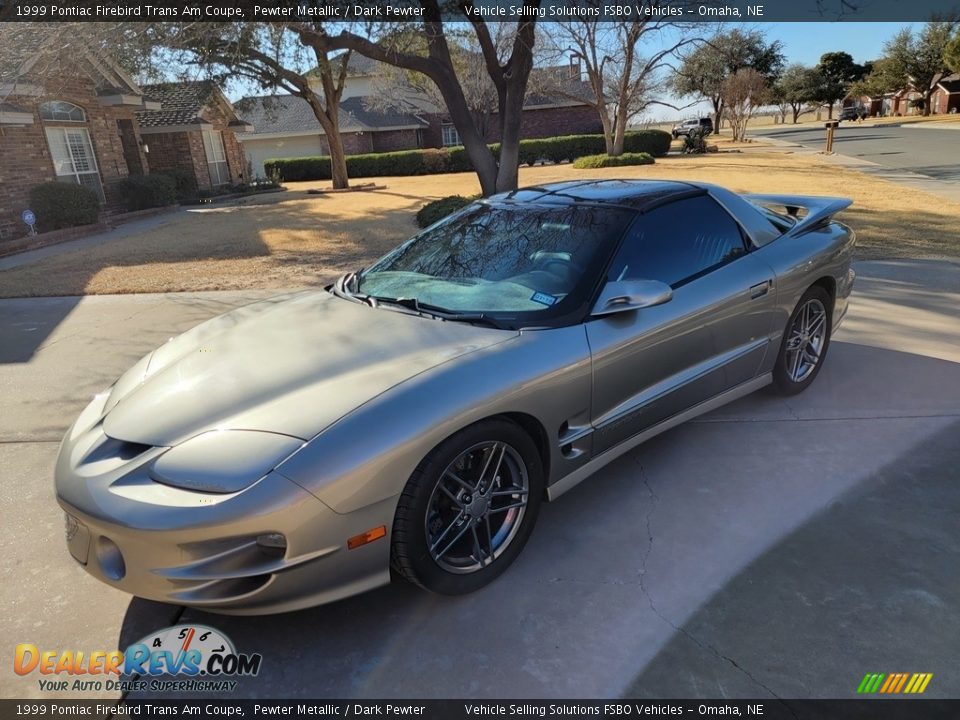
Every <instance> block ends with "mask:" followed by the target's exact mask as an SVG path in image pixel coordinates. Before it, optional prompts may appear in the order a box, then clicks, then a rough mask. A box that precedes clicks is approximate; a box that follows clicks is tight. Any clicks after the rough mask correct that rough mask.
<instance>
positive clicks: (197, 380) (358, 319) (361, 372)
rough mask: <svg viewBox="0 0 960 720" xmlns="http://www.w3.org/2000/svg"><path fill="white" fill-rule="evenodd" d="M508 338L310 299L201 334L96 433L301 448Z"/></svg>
mask: <svg viewBox="0 0 960 720" xmlns="http://www.w3.org/2000/svg"><path fill="white" fill-rule="evenodd" d="M516 335H517V333H516V332H513V331H506V330H496V329H492V328H484V327H478V326H474V325H468V324H464V323H455V322H447V321H440V320H435V319H431V318H422V317H419V316H416V315H411V314H407V313H403V312H397V311H393V310H390V309H385V308H382V307H381V308H371V307H369V306H367V305H365V304H360V303H354V302H351V301H349V300H344V299H342V298H337V297H334V296H333V295H331V294H329V293H327V292H325V291H311V292H306V293H300V294H297V295H293V296H286V297H284V298H277V299H273V300H268V301H263V302H259V303H255V304H253V305H250V306H247V307H244V308H240V309H239V310H235V311H233V312H230V313H227V314H226V315H221V316H220V317H217V318H214V319H213V320H210V321H207V322H206V323H203V324H202V325H199V326H197V327H196V328H194V329H193V330H190V331H188V332H186V333H184V334H183V335H181V336H179V337H177V338H174V339H172V340H171V341H170V342H168V343H167V344H166V345H164V346H162V347H161V348H159V349H158V350H156V351H155V352H153V353H151V354H150V355H148V356H147V357H145V358H143V359H142V360H141V361H140V362H138V363H137V364H136V365H135V366H134V367H132V368H131V369H130V370H129V371H128V372H127V373H126V374H124V375H123V376H122V377H121V378H120V379H119V380H118V381H117V383H116V385H115V386H114V388H113V390H112V392H111V394H110V397H109V398H108V400H107V403H106V405H105V408H104V411H105V416H104V420H103V430H104V432H105V433H106V434H107V435H108V436H109V437H112V438H115V439H117V440H124V441H127V442H134V443H142V444H146V445H176V444H177V443H179V442H182V441H183V440H186V439H188V438H190V437H192V436H194V435H197V434H199V433H202V432H206V431H208V430H214V429H220V430H226V429H235V430H236V429H242V430H262V431H267V432H274V433H283V434H286V435H291V436H294V437H298V438H302V439H304V440H306V439H309V438H311V437H313V436H314V435H316V434H318V433H319V432H321V431H322V430H323V429H324V428H325V427H327V426H328V425H330V424H331V423H333V422H335V421H336V420H338V419H340V418H341V417H343V416H344V415H346V414H347V413H349V412H350V411H352V410H354V409H355V408H357V407H359V406H360V405H362V404H363V403H365V402H367V401H368V400H370V399H372V398H373V397H376V396H377V395H379V394H380V393H382V392H384V391H386V390H388V389H390V388H391V387H393V386H394V385H396V384H398V383H401V382H403V381H404V380H406V379H408V378H410V377H412V376H414V375H416V374H418V373H421V372H423V371H425V370H428V369H430V368H432V367H435V366H436V365H439V364H440V363H443V362H445V361H447V360H451V359H452V358H456V357H459V356H461V355H464V354H467V353H470V352H473V351H476V350H479V349H481V348H484V347H489V346H490V345H494V344H496V343H499V342H502V341H504V340H508V339H510V338H511V337H515V336H516Z"/></svg>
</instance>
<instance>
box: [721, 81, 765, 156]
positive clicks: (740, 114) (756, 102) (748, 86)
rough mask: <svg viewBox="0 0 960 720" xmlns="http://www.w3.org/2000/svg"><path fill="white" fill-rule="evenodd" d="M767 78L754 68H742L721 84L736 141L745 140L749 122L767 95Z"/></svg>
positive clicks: (724, 104) (724, 103) (725, 106)
mask: <svg viewBox="0 0 960 720" xmlns="http://www.w3.org/2000/svg"><path fill="white" fill-rule="evenodd" d="M767 88H768V86H767V80H766V78H764V77H763V75H761V74H760V73H759V72H757V71H756V70H754V69H753V68H741V69H740V70H737V71H736V72H735V73H734V74H733V75H730V76H729V77H727V78H726V79H725V80H724V81H723V83H722V84H721V86H720V94H721V96H722V98H723V106H724V108H725V111H726V117H727V120H728V121H729V122H730V129H731V130H732V132H733V141H734V142H743V139H744V137H745V136H746V134H747V123H749V122H750V118H751V117H752V116H753V114H754V113H755V112H756V110H757V108H759V107H761V106H762V105H763V103H764V100H765V98H766V97H767V92H768V89H767Z"/></svg>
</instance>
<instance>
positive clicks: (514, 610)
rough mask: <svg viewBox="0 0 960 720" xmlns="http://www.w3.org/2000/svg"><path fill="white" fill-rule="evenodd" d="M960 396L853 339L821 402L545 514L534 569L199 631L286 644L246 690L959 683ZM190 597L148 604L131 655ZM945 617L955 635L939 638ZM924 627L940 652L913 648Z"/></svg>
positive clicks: (636, 454)
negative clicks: (952, 671) (955, 653)
mask: <svg viewBox="0 0 960 720" xmlns="http://www.w3.org/2000/svg"><path fill="white" fill-rule="evenodd" d="M958 406H960V364H958V363H954V362H950V361H948V360H940V359H933V358H928V357H923V356H920V355H915V354H911V353H905V352H897V351H891V350H885V349H880V348H873V347H868V346H863V345H857V344H852V343H848V342H842V341H838V342H835V343H834V344H833V346H832V348H831V350H830V358H829V359H828V362H827V364H826V365H825V366H824V369H823V372H822V373H821V374H820V376H819V377H818V379H817V382H816V383H814V385H813V386H812V387H811V388H810V389H809V390H808V391H807V392H806V393H804V394H802V395H800V396H796V397H794V398H790V399H789V400H788V401H786V402H785V401H784V400H783V399H781V398H779V397H776V396H773V395H771V394H769V393H764V392H760V393H756V394H754V395H752V396H750V397H747V398H744V399H742V400H740V401H738V402H736V403H733V404H731V405H729V406H726V407H724V408H721V409H720V410H719V411H717V412H714V413H711V414H710V415H707V416H704V417H703V418H701V419H699V420H697V421H694V422H690V423H687V424H685V425H682V426H680V427H678V428H676V429H674V430H671V431H670V432H668V433H665V434H663V435H661V436H659V437H657V438H655V439H653V440H651V441H650V442H648V443H646V444H644V445H643V446H641V447H640V448H638V449H637V450H635V451H633V452H631V453H628V454H627V455H625V456H624V457H622V458H620V459H619V460H617V461H616V462H614V463H612V464H611V465H609V466H608V467H607V468H605V469H604V470H601V471H600V472H598V473H597V474H596V475H594V476H593V477H592V478H590V479H589V480H588V481H587V482H585V483H583V484H582V485H581V486H578V487H577V488H575V489H574V490H572V491H571V492H570V493H568V494H567V495H565V496H564V497H562V498H560V499H559V500H558V501H557V502H555V503H550V504H548V505H546V506H544V508H543V511H542V512H541V515H540V519H539V522H538V527H537V528H536V531H535V532H534V533H533V536H532V538H531V540H530V542H529V543H528V545H527V547H526V549H525V550H524V552H523V553H522V554H521V556H520V557H519V559H518V560H517V562H516V564H515V565H514V567H512V568H511V569H510V570H509V571H508V572H507V573H506V574H504V576H503V577H501V578H500V579H499V580H498V581H497V582H495V583H493V584H491V585H490V586H488V587H486V588H484V589H482V590H481V591H479V592H477V593H474V594H472V595H468V596H462V597H441V596H436V595H430V594H427V593H425V592H422V591H420V590H417V589H416V588H414V587H412V586H410V585H408V584H406V583H403V582H394V583H393V584H391V585H389V586H387V587H384V588H381V589H378V590H375V591H373V592H370V593H367V594H365V595H361V596H358V597H355V598H352V599H348V600H345V601H342V602H338V603H334V604H331V605H327V606H323V607H318V608H312V609H308V610H303V611H300V612H295V613H287V614H283V615H276V616H266V617H232V616H219V615H214V614H210V613H205V612H199V611H195V610H186V611H185V612H183V614H182V615H181V616H179V621H180V622H196V623H201V624H205V625H210V626H213V627H215V628H217V629H219V630H221V631H223V632H224V633H225V634H226V635H227V636H228V637H230V638H231V639H232V640H233V642H234V643H235V645H236V647H237V649H238V650H239V651H240V652H259V653H262V654H263V665H262V669H261V672H260V674H259V675H258V676H257V677H248V678H241V679H240V684H239V686H238V688H237V689H236V690H235V691H234V692H232V693H224V694H223V697H225V698H227V697H229V698H231V699H236V698H237V697H296V698H307V697H313V698H324V697H327V698H372V697H398V698H399V697H407V698H413V697H416V698H430V697H474V698H482V697H500V698H511V697H514V698H520V697H543V698H553V697H610V696H616V695H621V694H623V693H631V692H643V693H648V694H654V693H656V694H664V693H666V694H670V693H671V692H672V690H671V688H680V689H682V690H683V692H682V693H681V694H684V695H693V696H700V697H717V696H720V695H724V694H737V693H740V694H744V695H754V696H756V695H761V696H764V695H766V691H765V690H764V689H763V686H766V687H767V688H769V690H770V692H773V693H777V694H787V695H790V694H797V693H799V694H805V695H811V696H819V695H831V694H838V693H841V692H844V693H845V691H846V689H847V687H848V685H849V683H854V688H855V683H856V682H857V681H859V678H861V677H862V676H863V674H864V673H866V672H868V671H870V672H889V671H911V672H912V671H914V670H916V671H917V672H921V671H932V672H937V670H938V669H939V668H940V667H943V668H944V669H945V666H944V665H943V664H942V662H941V660H942V655H941V650H942V648H943V647H944V644H945V643H947V642H948V640H949V638H951V637H956V631H955V629H954V628H955V618H954V619H949V618H945V617H944V613H945V612H946V611H945V610H944V609H943V608H942V607H940V605H939V603H941V602H942V603H944V604H945V607H946V608H948V609H949V608H951V607H954V606H955V603H956V600H957V597H956V592H955V591H956V589H957V587H956V570H955V568H954V569H953V570H950V569H949V568H948V567H945V566H946V565H948V563H947V562H946V558H948V557H950V554H949V553H950V552H954V548H955V547H956V541H955V540H954V539H951V538H950V537H948V536H949V535H950V534H954V535H955V531H956V510H957V507H956V505H957V495H956V488H955V486H954V485H951V484H950V483H949V482H948V480H947V478H946V475H945V473H946V472H947V470H948V469H949V468H951V467H952V468H955V467H956V466H957V459H958V458H957V456H956V453H955V451H950V448H949V445H950V438H951V436H952V437H953V439H954V443H955V440H956V434H957V430H958V428H960V425H958V420H960V415H958V413H957V407H958ZM951 453H952V454H951ZM927 492H929V493H930V496H929V497H926V496H925V493H927ZM877 493H879V494H877ZM835 506H836V507H837V508H839V509H838V510H834V509H832V508H834V507H835ZM898 508H899V510H898ZM861 515H862V516H861ZM951 573H952V578H953V579H952V582H953V583H954V587H953V591H951V590H950V589H949V588H947V587H944V583H946V582H949V581H951ZM807 603H809V605H807ZM158 608H159V609H160V610H159V611H158ZM168 610H169V606H157V605H155V604H147V603H144V602H142V601H133V602H132V603H131V604H130V606H129V609H128V612H127V617H126V618H125V621H124V624H123V628H122V629H121V632H120V641H121V644H120V647H123V641H132V640H135V639H138V638H139V637H142V636H143V635H144V634H146V631H147V630H145V628H146V629H158V628H161V627H164V625H165V624H166V623H168V622H169V621H170V615H169V613H168ZM801 611H802V612H801ZM861 614H864V615H863V616H862V617H861ZM151 622H152V623H153V628H150V624H151ZM938 622H953V623H954V625H952V626H951V625H949V624H947V625H943V626H942V627H944V628H947V629H948V631H947V632H945V633H944V634H943V635H942V636H940V637H938V636H937V632H938V631H937V630H936V627H937V625H936V623H938ZM811 625H813V626H814V627H811ZM134 626H135V629H133V628H134ZM951 633H952V634H951ZM691 636H692V637H693V638H696V640H699V639H700V638H701V637H702V638H704V640H702V641H701V643H702V647H701V646H700V645H698V644H697V642H696V640H691ZM831 638H836V644H831V640H830V639H831ZM917 638H919V642H920V643H925V644H926V647H927V650H926V651H925V650H924V649H923V648H922V647H915V648H914V649H913V650H912V651H911V652H910V653H907V652H906V649H907V648H909V647H910V645H911V643H915V642H917V640H916V639H917ZM842 643H847V645H846V646H844V647H841V644H842ZM851 643H852V644H851ZM900 650H904V653H903V654H900V655H898V654H897V653H898V652H899V651H900ZM924 652H926V654H924ZM698 653H699V654H700V655H702V657H701V656H700V655H698ZM725 658H730V659H733V660H735V662H736V663H737V665H738V666H740V667H741V668H747V673H748V674H746V673H744V672H741V671H740V670H737V668H736V667H734V666H732V665H731V663H730V662H729V660H727V659H725ZM688 661H689V662H690V663H691V664H692V667H693V669H692V670H691V672H690V673H688V674H685V675H683V677H680V678H676V679H674V680H673V681H668V680H667V679H666V676H667V675H668V674H669V673H670V672H674V673H677V674H682V673H681V669H682V668H684V665H683V663H686V662H688ZM817 663H820V665H821V666H820V667H816V668H811V667H810V666H811V665H817ZM903 663H906V664H903ZM908 665H909V667H908ZM914 665H916V667H914ZM683 672H684V673H686V670H684V671H683ZM830 672H832V673H835V674H836V677H835V678H834V679H833V681H832V684H831V683H830V682H826V681H825V680H824V678H825V677H826V675H827V674H828V673H830ZM647 673H649V674H647ZM857 673H859V676H858V677H856V678H855V677H854V676H856V675H857ZM750 675H752V676H753V678H754V680H751V678H750ZM848 675H849V677H848ZM756 679H759V683H760V684H758V682H757V680H756ZM671 682H672V683H673V684H670V683H671ZM661 683H662V685H661ZM728 683H729V684H728ZM944 687H948V686H947V685H944ZM953 687H954V689H955V690H956V689H957V688H956V685H954V686H953ZM661 688H663V689H661ZM134 697H136V696H134ZM143 697H149V695H144V696H143Z"/></svg>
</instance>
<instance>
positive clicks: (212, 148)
mask: <svg viewBox="0 0 960 720" xmlns="http://www.w3.org/2000/svg"><path fill="white" fill-rule="evenodd" d="M203 151H204V152H205V153H206V155H207V168H208V170H209V171H210V183H211V184H212V185H226V184H227V183H229V182H230V166H229V165H227V153H226V152H225V151H224V149H223V133H221V132H220V131H219V130H204V131H203Z"/></svg>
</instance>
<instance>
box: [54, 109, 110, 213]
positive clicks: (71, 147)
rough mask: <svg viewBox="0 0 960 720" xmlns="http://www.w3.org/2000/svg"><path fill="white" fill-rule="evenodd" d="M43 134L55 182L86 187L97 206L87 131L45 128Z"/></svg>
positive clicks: (96, 184)
mask: <svg viewBox="0 0 960 720" xmlns="http://www.w3.org/2000/svg"><path fill="white" fill-rule="evenodd" d="M81 112H83V111H82V110H81ZM46 133H47V145H49V146H50V156H51V158H52V159H53V167H54V170H55V171H56V173H57V180H58V181H59V182H69V183H76V184H77V185H83V186H84V187H88V188H90V189H91V190H93V191H94V192H95V193H96V194H97V197H98V198H100V202H103V201H104V198H103V185H102V184H101V183H100V170H99V168H97V158H96V156H94V154H93V145H92V144H91V143H90V133H89V132H88V131H87V129H86V128H72V127H68V128H61V127H48V128H46Z"/></svg>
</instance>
